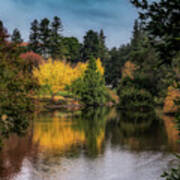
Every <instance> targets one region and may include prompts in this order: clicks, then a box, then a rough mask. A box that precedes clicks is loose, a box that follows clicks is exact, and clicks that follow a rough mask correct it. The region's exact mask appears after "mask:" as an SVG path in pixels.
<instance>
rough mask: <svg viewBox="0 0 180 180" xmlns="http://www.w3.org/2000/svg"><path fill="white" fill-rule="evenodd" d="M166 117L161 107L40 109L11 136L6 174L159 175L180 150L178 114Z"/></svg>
mask: <svg viewBox="0 0 180 180" xmlns="http://www.w3.org/2000/svg"><path fill="white" fill-rule="evenodd" d="M162 118H163V119H160V118H158V117H157V116H156V113H155V112H149V113H142V112H129V111H126V112H125V111H117V110H116V109H114V108H112V109H109V108H98V109H93V108H90V109H85V110H83V111H79V112H76V113H73V112H69V113H64V112H58V111H56V112H48V113H43V114H38V115H37V116H36V118H35V120H34V122H33V124H32V126H31V127H30V128H29V131H28V132H27V134H26V136H25V137H18V136H16V135H13V136H11V137H10V138H9V139H8V140H7V141H6V142H5V146H4V147H3V150H2V152H0V179H7V180H11V179H13V180H24V179H27V180H36V179H37V180H41V179H42V180H46V179H47V180H50V179H53V180H56V179H76V178H77V179H113V178H111V177H112V175H113V177H116V179H120V180H121V179H122V180H125V179H127V180H131V179H130V176H132V177H133V176H136V177H138V178H139V179H138V180H141V179H142V180H143V178H145V177H146V176H147V174H149V177H150V176H151V175H150V174H151V173H154V176H153V177H159V175H160V174H161V173H162V171H161V170H162V169H163V168H164V167H165V166H166V164H167V162H169V161H171V159H172V157H171V155H170V154H171V153H173V152H179V150H180V148H179V145H178V144H177V143H176V141H177V139H178V136H177V134H176V133H177V132H176V130H175V128H174V125H175V124H174V122H173V119H172V118H171V117H167V116H163V117H162ZM137 154H139V155H138V156H137ZM164 154H166V155H167V156H166V157H165V156H164ZM126 160H127V161H128V162H127V163H124V162H123V161H126ZM135 161H137V162H136V163H135ZM144 161H146V167H144V169H143V170H142V171H143V172H141V173H140V171H138V172H139V174H143V173H144V176H143V175H142V176H138V172H136V171H135V169H136V168H137V167H136V166H137V164H138V163H139V164H141V165H142V164H143V163H144ZM122 162H123V163H122ZM148 162H151V163H148ZM152 162H153V163H154V165H152ZM74 166H75V167H74ZM128 168H130V169H131V170H132V172H131V173H132V174H131V173H130V172H128V171H127V169H128ZM160 168H161V169H160ZM98 169H99V171H100V172H102V173H100V172H99V171H98ZM130 169H129V171H130ZM121 173H122V174H121ZM129 173H130V174H129ZM88 174H91V176H89V175H88ZM86 175H87V177H86ZM121 177H122V178H121ZM128 178H129V179H128ZM151 178H152V177H151ZM114 179H115V178H114ZM156 179H158V178H156ZM145 180H149V179H148V178H146V179H145Z"/></svg>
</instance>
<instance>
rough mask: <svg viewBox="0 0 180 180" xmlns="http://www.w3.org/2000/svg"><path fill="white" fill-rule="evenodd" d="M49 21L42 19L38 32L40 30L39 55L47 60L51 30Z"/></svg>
mask: <svg viewBox="0 0 180 180" xmlns="http://www.w3.org/2000/svg"><path fill="white" fill-rule="evenodd" d="M49 26H50V21H49V19H47V18H44V19H42V21H41V23H40V26H39V30H40V35H39V39H40V52H41V55H42V56H43V57H44V58H45V59H47V58H49V56H50V46H51V29H50V27H49Z"/></svg>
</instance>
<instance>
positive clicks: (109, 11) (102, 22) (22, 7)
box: [0, 0, 137, 47]
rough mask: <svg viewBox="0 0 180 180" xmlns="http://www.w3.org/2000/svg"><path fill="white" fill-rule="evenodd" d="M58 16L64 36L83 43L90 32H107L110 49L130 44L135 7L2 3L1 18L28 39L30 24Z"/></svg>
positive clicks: (64, 0) (116, 0) (98, 0)
mask: <svg viewBox="0 0 180 180" xmlns="http://www.w3.org/2000/svg"><path fill="white" fill-rule="evenodd" d="M55 15H57V16H59V17H61V19H62V22H63V24H64V35H66V36H77V37H78V38H79V39H80V40H81V41H82V37H83V36H84V34H85V32H86V31H87V30H88V29H94V30H97V31H99V30H100V29H101V28H103V29H104V31H105V34H106V36H107V37H108V38H107V45H108V46H109V47H112V46H119V45H120V44H122V43H126V42H128V41H129V39H130V36H131V31H132V26H133V21H134V19H135V18H136V17H137V13H136V10H135V8H133V7H132V5H131V4H130V3H129V1H128V0H6V1H4V2H3V3H2V4H1V11H0V19H2V20H3V21H4V23H5V25H6V26H7V27H8V29H10V32H12V30H13V29H14V28H15V27H17V28H19V29H20V31H21V32H22V34H23V37H24V38H25V39H26V40H27V39H28V34H29V28H30V22H32V21H33V20H34V19H35V18H37V19H42V18H44V17H48V18H50V19H52V17H53V16H55Z"/></svg>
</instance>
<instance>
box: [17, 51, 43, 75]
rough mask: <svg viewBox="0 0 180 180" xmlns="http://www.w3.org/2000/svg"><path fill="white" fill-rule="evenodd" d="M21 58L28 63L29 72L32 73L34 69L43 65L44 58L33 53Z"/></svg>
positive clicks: (24, 54) (22, 55) (25, 54)
mask: <svg viewBox="0 0 180 180" xmlns="http://www.w3.org/2000/svg"><path fill="white" fill-rule="evenodd" d="M20 58H21V59H23V60H25V61H26V64H27V66H28V69H29V72H32V69H33V67H38V66H39V65H40V64H42V63H43V58H42V57H41V56H40V55H39V54H36V53H34V52H32V51H30V52H26V53H23V54H21V55H20Z"/></svg>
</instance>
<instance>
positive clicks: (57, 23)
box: [50, 16, 63, 59]
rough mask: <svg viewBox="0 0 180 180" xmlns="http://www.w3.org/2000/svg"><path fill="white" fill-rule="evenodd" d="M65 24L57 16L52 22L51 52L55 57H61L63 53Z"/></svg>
mask: <svg viewBox="0 0 180 180" xmlns="http://www.w3.org/2000/svg"><path fill="white" fill-rule="evenodd" d="M62 30H63V25H62V22H61V19H60V18H59V17H57V16H55V17H54V19H53V22H52V23H51V35H50V36H51V37H50V54H51V56H52V58H53V59H57V58H61V57H62V54H63V51H62V50H63V48H62V46H63V42H62V35H61V32H62Z"/></svg>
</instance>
